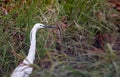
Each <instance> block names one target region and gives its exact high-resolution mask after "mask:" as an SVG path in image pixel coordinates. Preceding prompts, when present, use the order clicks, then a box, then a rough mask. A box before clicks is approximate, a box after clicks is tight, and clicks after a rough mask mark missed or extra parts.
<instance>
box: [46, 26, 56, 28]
mask: <svg viewBox="0 0 120 77" xmlns="http://www.w3.org/2000/svg"><path fill="white" fill-rule="evenodd" d="M44 28H56V27H55V26H44Z"/></svg>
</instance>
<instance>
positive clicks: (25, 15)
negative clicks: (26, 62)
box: [0, 0, 120, 77]
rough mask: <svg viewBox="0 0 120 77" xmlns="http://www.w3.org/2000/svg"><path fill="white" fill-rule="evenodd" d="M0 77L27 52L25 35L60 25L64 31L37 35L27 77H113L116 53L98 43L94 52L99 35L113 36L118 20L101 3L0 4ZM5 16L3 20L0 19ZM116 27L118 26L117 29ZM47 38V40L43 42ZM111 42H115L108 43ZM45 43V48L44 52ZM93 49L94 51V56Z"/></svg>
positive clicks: (70, 0)
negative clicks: (40, 25) (41, 27)
mask: <svg viewBox="0 0 120 77" xmlns="http://www.w3.org/2000/svg"><path fill="white" fill-rule="evenodd" d="M0 8H4V9H5V10H2V12H0V25H1V26H0V35H1V37H0V58H1V59H0V62H1V63H0V76H1V77H9V76H10V74H11V72H12V71H13V70H14V68H15V67H16V66H17V65H18V64H19V63H20V62H21V61H22V60H23V59H24V57H25V56H26V55H27V53H28V52H27V51H28V49H29V44H30V43H29V33H30V30H31V28H32V27H33V25H34V24H35V23H37V22H40V23H43V24H47V25H55V26H56V25H57V24H60V23H62V25H63V23H64V24H66V23H67V24H66V25H65V26H67V28H63V30H62V31H61V37H62V39H61V41H60V43H59V44H58V47H57V44H56V42H58V41H56V40H57V39H58V38H57V37H58V35H57V34H56V33H51V32H50V31H49V30H39V31H38V32H37V50H36V59H35V64H34V65H32V66H33V67H34V72H33V73H32V75H31V77H37V76H40V77H119V76H120V72H119V71H120V66H119V65H120V61H119V58H120V56H119V55H117V52H119V50H114V49H113V47H112V45H115V44H113V42H114V43H116V42H115V41H113V42H112V44H111V43H109V42H107V43H106V41H104V46H102V48H100V49H99V48H97V47H95V46H94V43H95V40H94V39H95V37H96V36H97V34H98V33H100V34H103V35H104V34H106V33H107V34H110V35H112V34H117V35H116V37H118V38H119V32H118V31H117V29H118V27H117V26H116V22H117V18H115V19H112V18H110V17H109V15H112V14H114V13H115V14H118V12H117V11H115V10H114V9H112V8H109V6H108V2H107V1H106V0H74V1H73V0H67V1H66V0H64V1H61V0H36V1H34V0H23V1H14V0H10V1H8V2H7V3H5V2H4V1H0ZM5 12H8V14H7V15H5V14H4V13H5ZM118 26H119V25H118ZM49 37H51V39H49ZM113 39H115V38H113ZM48 41H50V45H49V47H48V48H46V46H47V45H48ZM95 49H96V50H95Z"/></svg>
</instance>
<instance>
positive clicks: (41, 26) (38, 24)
mask: <svg viewBox="0 0 120 77" xmlns="http://www.w3.org/2000/svg"><path fill="white" fill-rule="evenodd" d="M34 28H37V29H39V28H55V27H54V26H46V25H44V24H41V23H36V24H35V26H34Z"/></svg>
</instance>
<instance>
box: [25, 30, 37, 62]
mask: <svg viewBox="0 0 120 77" xmlns="http://www.w3.org/2000/svg"><path fill="white" fill-rule="evenodd" d="M36 32H37V29H34V28H33V29H32V30H31V33H30V43H31V45H30V49H29V52H28V56H27V57H26V59H25V60H24V61H23V62H24V63H26V64H32V63H33V61H34V59H35V50H36Z"/></svg>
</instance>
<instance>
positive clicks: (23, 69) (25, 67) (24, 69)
mask: <svg viewBox="0 0 120 77" xmlns="http://www.w3.org/2000/svg"><path fill="white" fill-rule="evenodd" d="M40 28H55V27H53V26H45V25H43V24H41V23H37V24H35V25H34V27H33V28H32V30H31V32H30V43H31V45H30V49H29V52H28V56H27V57H26V58H25V59H24V60H23V62H22V63H21V64H20V65H18V66H17V67H16V68H15V70H14V71H13V73H12V74H11V77H29V75H30V74H31V73H32V70H33V67H31V66H30V65H31V64H33V62H34V59H35V50H36V32H37V30H38V29H40Z"/></svg>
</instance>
